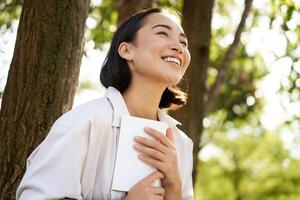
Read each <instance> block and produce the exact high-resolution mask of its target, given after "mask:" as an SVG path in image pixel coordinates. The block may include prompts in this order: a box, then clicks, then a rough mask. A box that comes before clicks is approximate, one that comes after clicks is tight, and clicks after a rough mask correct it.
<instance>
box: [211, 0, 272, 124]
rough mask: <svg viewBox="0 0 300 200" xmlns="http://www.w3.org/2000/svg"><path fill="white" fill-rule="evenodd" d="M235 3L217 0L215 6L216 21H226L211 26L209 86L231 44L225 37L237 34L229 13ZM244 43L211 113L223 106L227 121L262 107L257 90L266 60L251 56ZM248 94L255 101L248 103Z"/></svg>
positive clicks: (238, 49)
mask: <svg viewBox="0 0 300 200" xmlns="http://www.w3.org/2000/svg"><path fill="white" fill-rule="evenodd" d="M234 6H237V5H235V4H234V3H233V2H232V3H228V2H227V3H225V2H222V1H217V3H216V6H215V17H218V18H217V19H216V20H220V19H219V18H221V19H222V20H223V21H224V23H225V22H226V24H225V25H223V26H220V27H214V26H213V27H212V39H211V46H210V47H211V48H210V66H209V68H208V78H207V81H206V86H207V88H209V87H211V85H212V84H213V83H214V82H215V79H216V77H217V74H218V70H219V68H220V66H221V63H222V61H223V59H224V56H225V53H226V51H227V49H228V48H229V45H230V44H231V42H226V41H224V40H225V39H226V38H233V37H234V33H235V30H236V27H237V24H234V23H233V20H232V19H231V16H230V10H232V9H234ZM228 19H230V20H228ZM213 20H214V19H213ZM230 22H231V23H230ZM249 29H251V27H245V31H246V32H247V31H249ZM227 40H229V39H227ZM225 44H226V45H225ZM244 45H246V44H240V45H239V46H238V48H237V50H236V53H235V58H234V60H233V62H232V64H231V65H230V69H229V71H228V73H227V77H226V80H225V84H224V85H223V86H222V88H221V93H220V96H219V99H218V101H217V102H216V105H215V106H214V108H213V110H212V112H211V113H214V112H217V111H219V110H221V109H222V110H223V111H224V114H225V116H226V119H225V120H234V119H235V118H239V119H244V120H245V119H246V118H247V115H248V114H249V113H251V112H252V111H253V110H255V109H261V107H262V102H261V100H260V99H258V98H256V96H255V91H256V90H257V88H256V82H257V81H258V80H260V79H261V78H262V77H263V76H264V75H266V72H267V71H266V68H265V63H264V61H263V59H262V57H261V55H254V56H249V55H248V54H247V52H246V49H245V46H244ZM249 97H250V98H251V99H253V100H254V103H253V104H249V103H248V104H247V99H248V98H249ZM253 100H252V101H253Z"/></svg>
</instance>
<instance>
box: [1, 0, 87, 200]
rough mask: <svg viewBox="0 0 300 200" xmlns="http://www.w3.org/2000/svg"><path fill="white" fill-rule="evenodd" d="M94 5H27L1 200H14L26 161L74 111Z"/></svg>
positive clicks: (5, 120) (9, 106)
mask: <svg viewBox="0 0 300 200" xmlns="http://www.w3.org/2000/svg"><path fill="white" fill-rule="evenodd" d="M89 4H90V0H76V1H59V0H54V1H46V0H24V2H23V8H22V13H21V17H20V23H19V28H18V34H17V40H16V45H15V50H14V55H13V59H12V63H11V66H10V70H9V75H8V80H7V84H6V87H5V91H4V94H3V99H2V106H1V111H0V138H1V141H0V166H1V169H0V188H1V191H0V199H14V198H15V191H16V188H17V186H18V184H19V181H20V179H21V177H22V175H23V172H24V170H25V163H26V158H27V157H28V155H29V154H30V153H31V152H32V150H33V149H34V148H36V146H37V145H38V144H39V143H40V142H41V141H42V140H43V139H44V138H45V136H46V135H47V133H48V131H49V129H50V127H51V125H52V124H53V122H54V121H55V120H56V119H57V118H58V117H59V116H60V115H62V114H63V113H64V112H66V111H68V110H69V109H71V107H72V104H73V99H74V95H75V91H76V87H77V85H78V75H79V67H80V63H81V56H82V52H83V42H84V37H83V36H84V26H85V21H86V17H87V15H88V8H89Z"/></svg>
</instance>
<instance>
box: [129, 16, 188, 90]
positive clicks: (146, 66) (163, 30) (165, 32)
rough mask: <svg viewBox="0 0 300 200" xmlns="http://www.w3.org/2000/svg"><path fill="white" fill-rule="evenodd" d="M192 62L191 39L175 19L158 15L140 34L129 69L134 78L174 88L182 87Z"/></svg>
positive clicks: (148, 17)
mask: <svg viewBox="0 0 300 200" xmlns="http://www.w3.org/2000/svg"><path fill="white" fill-rule="evenodd" d="M190 59H191V58H190V53H189V51H188V49H187V38H186V36H185V34H184V32H183V29H182V27H181V25H180V24H179V23H178V22H177V21H176V19H174V16H171V15H168V14H165V13H154V14H151V15H149V16H147V17H146V19H145V21H144V25H143V26H142V27H141V28H140V29H139V31H138V32H137V35H136V39H135V41H134V42H133V44H132V57H131V59H130V60H128V65H129V67H130V69H131V72H132V75H133V78H137V77H139V78H141V79H142V80H146V79H147V80H150V81H155V82H156V83H162V84H163V85H164V86H170V85H176V84H178V83H179V81H180V80H181V78H182V77H183V75H184V73H185V71H186V69H187V67H188V65H189V63H190ZM134 76H136V77H134Z"/></svg>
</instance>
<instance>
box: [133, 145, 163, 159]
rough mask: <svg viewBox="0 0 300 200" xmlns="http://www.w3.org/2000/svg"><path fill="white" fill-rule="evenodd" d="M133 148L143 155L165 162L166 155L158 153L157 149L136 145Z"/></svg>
mask: <svg viewBox="0 0 300 200" xmlns="http://www.w3.org/2000/svg"><path fill="white" fill-rule="evenodd" d="M133 148H134V149H135V150H136V151H138V152H140V153H143V154H144V155H146V156H150V157H152V158H155V159H157V160H161V161H163V160H164V154H163V153H161V152H160V151H157V150H156V149H153V148H151V147H147V146H144V145H141V144H134V145H133Z"/></svg>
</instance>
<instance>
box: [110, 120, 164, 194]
mask: <svg viewBox="0 0 300 200" xmlns="http://www.w3.org/2000/svg"><path fill="white" fill-rule="evenodd" d="M145 127H151V128H153V129H155V130H157V131H159V132H161V133H163V134H164V135H166V131H167V128H168V125H167V124H166V123H164V122H161V121H154V120H149V119H144V118H139V117H132V116H123V117H122V118H121V126H120V135H119V143H118V150H117V157H116V164H115V171H114V177H113V184H112V189H113V190H118V191H129V190H130V188H131V187H132V186H134V185H135V184H136V183H137V182H139V181H140V180H142V179H143V178H145V177H146V176H148V175H149V174H151V173H152V172H154V171H156V169H155V168H153V167H151V166H150V165H148V164H146V163H144V162H142V161H141V160H140V159H139V158H138V152H137V151H136V150H134V148H133V145H134V144H135V141H134V139H133V138H134V137H135V136H142V137H147V138H151V139H154V138H152V137H151V136H150V135H149V134H148V133H146V132H145V131H144V128H145ZM153 186H160V180H159V179H158V180H156V181H155V183H154V184H153Z"/></svg>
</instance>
